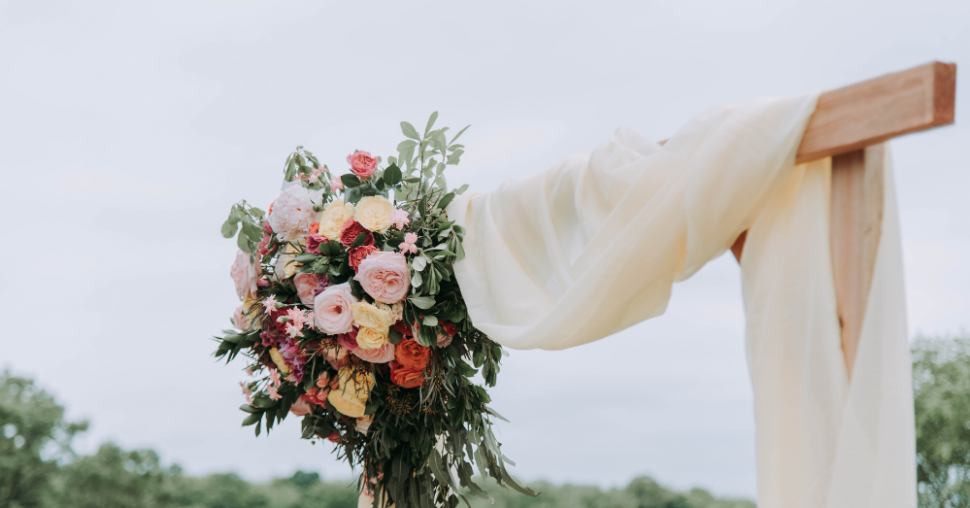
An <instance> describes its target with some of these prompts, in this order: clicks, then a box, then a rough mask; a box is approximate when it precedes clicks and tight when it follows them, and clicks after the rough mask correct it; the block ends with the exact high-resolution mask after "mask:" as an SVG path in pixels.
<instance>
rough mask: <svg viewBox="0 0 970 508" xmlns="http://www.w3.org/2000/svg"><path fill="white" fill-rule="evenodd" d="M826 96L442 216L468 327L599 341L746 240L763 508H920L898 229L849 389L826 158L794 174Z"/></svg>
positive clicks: (642, 147) (877, 277) (625, 132)
mask: <svg viewBox="0 0 970 508" xmlns="http://www.w3.org/2000/svg"><path fill="white" fill-rule="evenodd" d="M816 99H817V96H816V95H814V94H813V95H805V96H799V97H789V98H775V99H760V100H756V101H751V102H748V103H744V104H740V105H733V106H724V107H719V108H714V109H712V110H709V111H707V112H705V113H703V114H701V115H699V116H698V117H696V118H694V119H693V120H691V121H690V122H688V123H687V124H686V125H685V126H684V127H682V128H681V129H680V130H679V131H678V132H677V133H676V134H675V135H674V136H673V137H672V138H671V139H670V140H669V141H668V142H667V143H666V144H665V145H663V146H662V147H661V146H660V145H659V144H657V143H656V142H654V141H652V140H650V139H648V138H646V137H645V136H643V135H640V134H638V133H637V132H635V131H633V130H632V129H629V128H620V129H618V130H617V131H616V133H615V134H614V135H613V137H612V138H611V139H610V141H609V142H608V143H606V144H605V145H603V146H601V147H599V148H597V149H596V150H594V151H593V152H592V153H590V154H584V155H573V156H570V157H567V158H566V159H563V160H562V161H560V162H559V163H557V164H555V165H553V166H552V167H550V168H548V169H546V170H545V171H542V172H539V173H536V174H533V175H529V176H525V177H522V178H518V179H513V180H509V181H507V182H505V183H503V184H502V185H501V186H500V187H499V188H497V189H495V190H493V191H491V192H487V193H480V194H466V195H464V196H461V197H460V198H459V199H456V200H455V201H454V202H453V203H452V204H451V205H450V206H449V208H448V213H449V216H450V217H451V218H452V219H454V220H456V221H458V223H459V224H461V225H462V226H464V227H465V228H466V230H467V233H466V236H465V242H464V245H465V252H466V257H465V259H464V260H462V261H460V262H459V263H457V264H456V265H455V273H456V276H457V278H458V282H459V285H460V287H461V290H462V294H463V296H464V298H465V301H466V303H467V304H468V310H469V314H470V316H471V317H472V320H473V321H474V323H475V326H476V327H477V328H479V329H480V330H482V331H483V332H485V333H486V334H488V335H489V336H490V337H491V338H492V339H494V340H496V341H498V342H499V343H501V344H502V345H504V346H507V347H510V348H513V349H535V348H540V349H550V350H553V349H564V348H569V347H575V346H578V345H582V344H585V343H588V342H592V341H595V340H599V339H602V338H605V337H607V336H609V335H612V334H614V333H616V332H618V331H621V330H623V329H625V328H628V327H630V326H632V325H634V324H636V323H639V322H640V321H643V320H645V319H649V318H651V317H655V316H658V315H660V314H662V313H663V312H664V310H665V309H666V305H667V302H668V300H669V298H670V292H671V286H672V284H673V283H674V282H676V281H680V280H683V279H686V278H688V277H690V276H691V275H693V274H694V273H695V272H696V271H697V270H699V269H700V268H701V267H702V266H703V265H704V264H706V263H707V262H708V261H710V260H712V259H714V258H716V257H718V256H720V255H722V254H723V253H724V252H725V251H726V250H727V249H728V248H729V247H730V245H731V244H732V243H733V241H734V239H735V238H736V237H737V236H738V235H739V234H740V233H741V232H742V231H745V230H749V233H748V237H747V242H746V244H745V248H744V255H743V256H742V262H741V268H742V280H743V294H744V302H745V313H746V317H747V323H748V328H747V349H748V363H749V370H750V373H751V380H752V385H753V389H754V402H755V422H756V429H757V430H756V434H757V435H756V442H757V464H758V505H759V507H761V508H775V507H785V508H801V507H806V508H808V507H813V508H814V507H832V508H834V507H850V506H851V507H865V506H872V507H876V506H879V507H897V506H899V507H904V506H905V507H913V506H916V493H915V492H916V477H915V467H916V466H915V444H914V443H915V437H914V430H913V428H914V423H913V403H912V387H911V380H910V364H909V345H908V340H907V337H906V321H905V299H904V291H903V284H902V259H901V254H900V250H901V249H900V241H899V232H898V230H899V226H898V223H897V218H896V208H895V206H896V205H895V196H894V193H893V187H892V181H891V171H889V170H887V171H886V172H885V174H886V175H887V176H886V178H887V182H886V192H885V193H884V195H885V199H886V202H885V206H884V219H883V220H884V223H883V229H882V238H881V240H880V245H879V249H878V253H877V260H876V268H875V273H874V277H873V284H872V289H871V294H870V297H869V304H868V309H867V312H866V317H865V320H864V323H863V328H862V338H861V342H860V347H859V351H858V354H857V359H856V365H855V366H854V374H853V379H852V382H851V384H850V382H849V380H848V378H847V375H846V369H845V364H844V360H843V357H842V353H841V337H840V329H839V324H838V317H837V315H836V303H835V289H834V283H833V279H832V264H831V254H830V249H829V181H830V175H831V163H830V161H829V160H828V159H825V160H820V161H816V162H813V163H810V164H803V165H799V166H795V164H794V161H795V152H796V150H797V148H798V145H799V142H800V140H801V136H802V132H803V131H804V129H805V125H806V124H807V122H808V118H809V116H810V115H811V113H812V111H813V110H814V107H815V101H816Z"/></svg>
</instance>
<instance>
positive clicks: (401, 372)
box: [391, 367, 424, 388]
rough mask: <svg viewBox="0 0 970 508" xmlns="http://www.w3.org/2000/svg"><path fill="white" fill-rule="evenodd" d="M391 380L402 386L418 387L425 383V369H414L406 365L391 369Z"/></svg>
mask: <svg viewBox="0 0 970 508" xmlns="http://www.w3.org/2000/svg"><path fill="white" fill-rule="evenodd" d="M391 382H392V383H394V384H396V385H398V386H400V387H401V388H417V387H418V386H421V384H422V383H424V370H423V369H422V370H412V369H407V368H404V367H399V368H396V369H391Z"/></svg>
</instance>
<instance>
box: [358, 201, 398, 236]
mask: <svg viewBox="0 0 970 508" xmlns="http://www.w3.org/2000/svg"><path fill="white" fill-rule="evenodd" d="M392 212H394V205H393V204H391V202H390V201H388V200H387V198H385V197H384V196H366V197H363V198H361V200H360V201H359V202H357V208H356V211H355V212H354V218H355V219H357V222H359V223H360V225H361V226H364V227H365V228H367V229H369V230H371V231H377V232H380V233H383V232H385V231H387V228H389V227H391V213H392Z"/></svg>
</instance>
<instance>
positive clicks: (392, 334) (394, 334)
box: [387, 328, 404, 344]
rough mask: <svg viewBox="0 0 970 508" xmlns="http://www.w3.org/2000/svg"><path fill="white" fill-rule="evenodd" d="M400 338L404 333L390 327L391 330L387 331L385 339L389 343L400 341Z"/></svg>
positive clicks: (402, 337)
mask: <svg viewBox="0 0 970 508" xmlns="http://www.w3.org/2000/svg"><path fill="white" fill-rule="evenodd" d="M402 339H404V335H401V332H399V331H397V330H396V329H394V328H391V330H390V331H389V332H388V333H387V340H388V342H390V343H391V344H397V343H398V342H401V340H402Z"/></svg>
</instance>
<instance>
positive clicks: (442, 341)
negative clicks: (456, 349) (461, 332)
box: [438, 333, 452, 347]
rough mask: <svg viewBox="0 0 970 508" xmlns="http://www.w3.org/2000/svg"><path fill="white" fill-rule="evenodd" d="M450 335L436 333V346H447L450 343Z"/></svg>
mask: <svg viewBox="0 0 970 508" xmlns="http://www.w3.org/2000/svg"><path fill="white" fill-rule="evenodd" d="M451 340H452V337H451V335H445V334H443V333H439V334H438V347H448V345H449V344H451Z"/></svg>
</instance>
